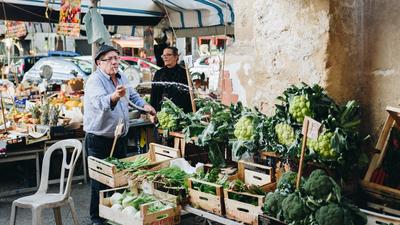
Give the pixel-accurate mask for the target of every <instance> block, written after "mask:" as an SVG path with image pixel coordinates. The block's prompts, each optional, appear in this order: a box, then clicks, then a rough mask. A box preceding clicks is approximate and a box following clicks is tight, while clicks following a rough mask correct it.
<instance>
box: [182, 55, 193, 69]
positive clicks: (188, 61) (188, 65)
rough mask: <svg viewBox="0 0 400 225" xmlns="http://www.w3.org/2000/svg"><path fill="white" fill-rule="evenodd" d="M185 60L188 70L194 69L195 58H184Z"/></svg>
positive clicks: (188, 56)
mask: <svg viewBox="0 0 400 225" xmlns="http://www.w3.org/2000/svg"><path fill="white" fill-rule="evenodd" d="M183 60H184V61H185V64H186V65H187V67H188V68H192V67H193V57H192V56H191V55H187V56H184V57H183Z"/></svg>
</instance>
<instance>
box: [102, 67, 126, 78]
mask: <svg viewBox="0 0 400 225" xmlns="http://www.w3.org/2000/svg"><path fill="white" fill-rule="evenodd" d="M97 70H98V71H100V74H101V75H103V76H105V77H106V78H107V79H109V80H111V76H110V75H108V74H106V73H105V72H104V71H103V70H102V69H100V68H99V67H98V68H97ZM116 77H117V79H121V75H120V74H119V72H118V73H117V74H116Z"/></svg>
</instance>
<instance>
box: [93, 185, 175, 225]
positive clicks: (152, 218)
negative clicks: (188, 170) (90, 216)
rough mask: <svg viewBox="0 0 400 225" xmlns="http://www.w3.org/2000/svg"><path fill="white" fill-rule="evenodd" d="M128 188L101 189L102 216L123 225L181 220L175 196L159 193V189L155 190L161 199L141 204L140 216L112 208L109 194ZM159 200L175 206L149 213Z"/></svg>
mask: <svg viewBox="0 0 400 225" xmlns="http://www.w3.org/2000/svg"><path fill="white" fill-rule="evenodd" d="M127 188H128V187H122V188H114V189H108V190H103V191H100V201H99V216H100V217H102V218H105V219H108V220H109V221H112V222H115V223H118V224H121V225H158V224H159V225H161V224H163V225H173V224H178V223H179V222H180V207H179V206H177V205H176V202H174V201H175V199H174V198H173V197H171V198H170V196H168V195H166V194H165V193H159V192H157V191H156V192H154V196H155V197H156V198H157V199H159V200H157V201H155V202H151V203H147V204H143V205H141V206H140V214H141V216H140V218H137V217H134V216H132V215H128V214H125V213H122V211H118V210H113V209H111V204H110V200H109V198H107V196H108V197H109V196H111V195H112V194H113V193H114V192H123V191H124V190H126V189H127ZM159 201H161V202H164V203H169V204H171V205H172V206H173V207H172V208H169V209H165V210H161V211H159V212H156V213H151V214H149V213H148V212H147V211H148V209H149V207H150V206H151V205H153V204H154V203H156V202H159ZM160 217H162V218H160Z"/></svg>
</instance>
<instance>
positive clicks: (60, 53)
mask: <svg viewBox="0 0 400 225" xmlns="http://www.w3.org/2000/svg"><path fill="white" fill-rule="evenodd" d="M47 55H48V56H49V57H52V56H61V57H75V56H80V55H79V54H78V53H76V52H72V51H48V52H47Z"/></svg>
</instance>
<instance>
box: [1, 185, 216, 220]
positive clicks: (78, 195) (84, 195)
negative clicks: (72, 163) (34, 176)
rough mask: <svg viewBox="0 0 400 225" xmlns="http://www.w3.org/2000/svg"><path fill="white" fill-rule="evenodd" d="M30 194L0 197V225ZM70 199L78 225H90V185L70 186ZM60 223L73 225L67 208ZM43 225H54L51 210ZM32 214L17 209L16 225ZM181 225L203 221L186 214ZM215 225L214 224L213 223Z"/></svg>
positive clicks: (54, 188) (46, 211) (52, 188)
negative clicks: (16, 201)
mask: <svg viewBox="0 0 400 225" xmlns="http://www.w3.org/2000/svg"><path fill="white" fill-rule="evenodd" d="M5 186H9V184H8V183H7V185H4V183H3V184H2V182H0V189H3V190H4V187H5ZM57 190H58V186H57V185H51V186H50V191H53V192H55V191H57ZM29 194H32V193H25V194H21V195H15V196H8V197H0V225H8V224H9V223H10V222H9V221H10V214H11V204H12V202H13V201H14V200H15V199H17V198H19V197H23V196H26V195H29ZM71 194H72V198H73V199H74V203H75V208H76V211H77V214H78V217H79V223H80V225H91V222H90V217H89V203H90V185H89V184H84V183H75V184H73V185H72V193H71ZM61 215H62V222H63V224H64V225H73V224H74V223H73V221H72V217H71V212H70V210H69V208H68V207H67V206H65V207H62V209H61ZM42 218H43V224H42V225H55V220H54V215H53V210H52V209H45V210H43V214H42ZM31 224H32V214H31V211H30V210H29V209H21V208H18V210H17V216H16V225H31ZM180 224H181V225H196V224H204V220H203V219H202V218H200V217H197V216H194V215H191V214H188V215H185V216H182V217H181V223H180ZM213 224H215V223H213ZM132 225H133V224H132Z"/></svg>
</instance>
